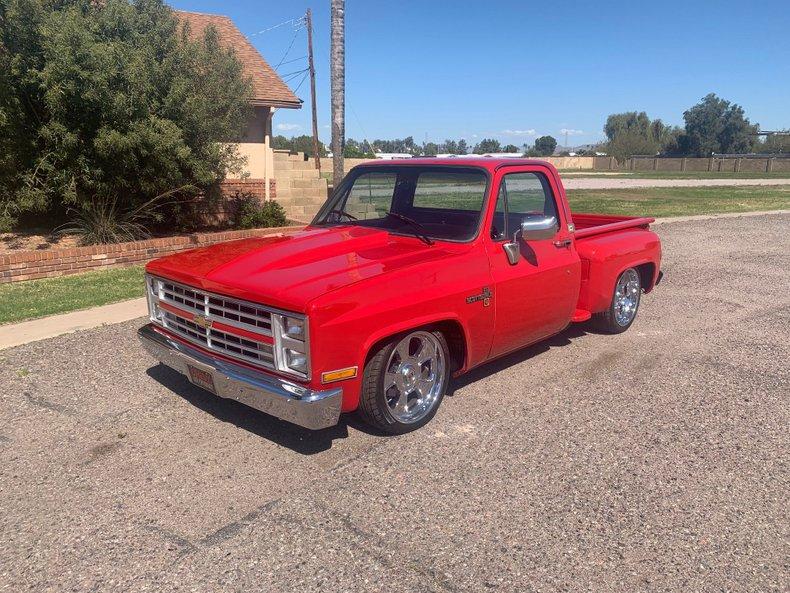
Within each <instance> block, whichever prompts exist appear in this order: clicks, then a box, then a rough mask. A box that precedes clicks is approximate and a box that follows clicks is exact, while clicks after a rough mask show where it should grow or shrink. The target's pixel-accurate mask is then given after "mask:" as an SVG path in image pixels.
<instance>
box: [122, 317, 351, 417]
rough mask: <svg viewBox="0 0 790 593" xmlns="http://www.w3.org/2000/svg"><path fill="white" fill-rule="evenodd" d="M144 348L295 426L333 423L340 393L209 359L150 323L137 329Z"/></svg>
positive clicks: (221, 391) (222, 393)
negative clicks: (208, 376)
mask: <svg viewBox="0 0 790 593" xmlns="http://www.w3.org/2000/svg"><path fill="white" fill-rule="evenodd" d="M137 336H138V337H139V338H140V341H142V343H143V346H144V347H145V349H146V350H147V351H148V352H149V353H150V354H151V356H153V357H154V358H156V359H157V360H158V361H159V362H161V363H162V364H165V365H167V366H169V367H170V368H172V369H174V370H176V371H178V372H179V373H181V374H182V375H185V376H186V377H187V378H189V377H190V373H189V368H188V366H191V367H193V368H195V369H198V370H201V371H204V372H207V373H210V374H211V376H212V378H213V380H214V387H215V388H216V391H217V395H218V396H220V397H224V398H227V399H235V400H236V401H239V402H241V403H243V404H245V405H247V406H249V407H251V408H255V409H256V410H260V411H261V412H266V413H267V414H271V415H272V416H276V417H277V418H281V419H282V420H287V421H288V422H292V423H294V424H298V425H299V426H304V427H305V428H309V429H312V430H319V429H321V428H327V427H329V426H334V425H335V424H337V421H338V419H339V418H340V404H341V401H342V399H343V390H342V389H340V388H335V389H327V390H324V391H313V390H312V389H307V388H306V387H302V386H301V385H297V384H296V383H292V382H290V381H286V380H284V379H278V378H277V377H272V376H271V375H267V374H265V373H263V372H256V371H254V370H252V369H249V368H247V367H244V366H241V365H239V364H235V363H232V362H229V361H226V360H221V359H218V358H214V357H212V356H209V355H207V354H205V353H203V352H201V351H200V350H198V349H196V348H193V347H191V346H187V345H186V344H184V343H182V342H179V341H177V340H174V339H173V338H171V337H169V336H167V335H165V334H164V333H162V332H160V331H157V329H156V328H155V327H154V325H153V324H150V323H149V324H148V325H144V326H143V327H141V328H140V329H139V330H137Z"/></svg>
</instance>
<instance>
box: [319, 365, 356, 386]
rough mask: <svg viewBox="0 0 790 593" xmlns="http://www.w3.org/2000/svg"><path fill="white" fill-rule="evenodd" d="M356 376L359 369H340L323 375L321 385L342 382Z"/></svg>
mask: <svg viewBox="0 0 790 593" xmlns="http://www.w3.org/2000/svg"><path fill="white" fill-rule="evenodd" d="M356 376H357V367H348V368H347V369H338V370H337V371H329V372H327V373H321V383H332V382H334V381H342V380H343V379H351V378H353V377H356Z"/></svg>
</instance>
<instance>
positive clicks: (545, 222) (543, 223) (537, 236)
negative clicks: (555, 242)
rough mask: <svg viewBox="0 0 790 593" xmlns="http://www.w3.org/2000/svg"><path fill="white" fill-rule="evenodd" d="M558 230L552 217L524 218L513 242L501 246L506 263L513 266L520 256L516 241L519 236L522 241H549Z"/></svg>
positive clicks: (519, 247)
mask: <svg viewBox="0 0 790 593" xmlns="http://www.w3.org/2000/svg"><path fill="white" fill-rule="evenodd" d="M558 230H559V225H558V224H557V219H556V218H555V217H554V216H541V217H534V218H532V217H530V218H525V219H524V220H522V221H521V228H519V229H518V230H517V231H516V232H515V233H513V240H512V241H511V242H510V243H505V244H504V245H502V248H503V249H504V250H505V255H507V261H508V262H509V263H510V265H511V266H515V265H516V264H517V263H518V260H519V256H520V255H521V246H520V245H519V241H518V240H519V235H521V240H522V241H542V240H543V239H551V238H552V237H553V236H554V235H556V234H557V231H558Z"/></svg>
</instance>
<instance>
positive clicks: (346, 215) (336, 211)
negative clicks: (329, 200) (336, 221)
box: [327, 210, 359, 220]
mask: <svg viewBox="0 0 790 593" xmlns="http://www.w3.org/2000/svg"><path fill="white" fill-rule="evenodd" d="M327 214H337V215H338V216H345V217H346V218H348V219H349V220H359V219H358V218H357V217H356V216H354V215H353V214H349V213H348V212H346V211H345V210H330V211H329V212H328V213H327Z"/></svg>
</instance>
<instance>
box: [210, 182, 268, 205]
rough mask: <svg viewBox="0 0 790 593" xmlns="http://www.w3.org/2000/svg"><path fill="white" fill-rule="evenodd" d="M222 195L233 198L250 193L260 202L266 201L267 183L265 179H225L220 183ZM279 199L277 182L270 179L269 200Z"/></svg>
mask: <svg viewBox="0 0 790 593" xmlns="http://www.w3.org/2000/svg"><path fill="white" fill-rule="evenodd" d="M220 188H221V190H222V195H223V196H224V197H226V198H233V197H235V196H236V194H237V193H239V194H242V193H249V194H252V195H254V196H256V197H257V198H258V199H260V200H264V199H266V191H265V189H266V182H265V181H264V180H263V179H225V180H224V181H222V183H220ZM276 197H277V181H276V180H275V179H269V198H270V199H272V200H273V199H274V198H276Z"/></svg>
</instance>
